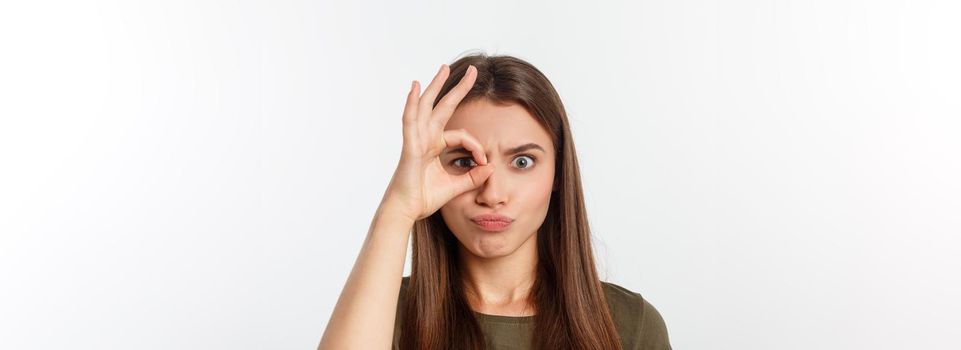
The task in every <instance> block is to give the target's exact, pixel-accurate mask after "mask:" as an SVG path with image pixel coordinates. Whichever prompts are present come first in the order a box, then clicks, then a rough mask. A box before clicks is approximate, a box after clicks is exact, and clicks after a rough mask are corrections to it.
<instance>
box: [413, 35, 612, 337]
mask: <svg viewBox="0 0 961 350" xmlns="http://www.w3.org/2000/svg"><path fill="white" fill-rule="evenodd" d="M468 65H473V66H474V67H476V68H477V79H476V81H475V83H474V86H473V88H472V89H471V90H470V92H469V93H468V94H467V95H466V96H465V97H464V99H463V100H462V101H461V103H464V102H466V101H470V100H472V99H478V98H487V99H489V100H490V101H492V103H500V104H510V103H516V104H519V105H521V106H524V107H526V108H527V110H528V112H529V113H530V114H532V115H533V116H534V118H536V119H537V121H538V122H539V123H540V124H541V125H542V126H543V127H544V128H545V129H546V130H547V131H548V133H549V134H550V135H551V139H552V140H553V144H554V149H555V152H556V154H555V159H557V160H558V161H556V162H555V166H556V168H555V171H554V183H555V192H554V193H552V195H551V199H550V205H549V209H548V212H547V217H546V218H545V219H544V223H543V224H542V225H541V227H540V228H539V229H538V232H537V272H536V277H535V281H534V285H533V286H532V289H531V293H530V298H531V300H530V302H531V303H532V305H533V306H534V309H535V310H536V314H535V315H534V334H536V336H535V337H533V344H531V345H532V347H533V348H534V349H544V350H546V349H552V350H553V349H597V350H610V349H621V344H620V338H619V336H618V333H617V330H616V329H615V326H614V321H613V318H612V317H611V314H610V311H609V310H608V306H607V301H606V299H605V297H604V292H603V289H602V285H601V282H600V280H599V278H598V275H597V270H596V268H595V265H594V256H593V253H592V248H591V235H590V229H589V227H588V222H587V214H586V211H585V207H584V196H583V191H582V189H581V176H580V171H579V170H578V164H577V156H576V154H575V152H574V142H573V140H572V138H571V131H570V125H569V124H568V121H567V113H566V112H565V110H564V105H563V104H562V103H561V99H560V96H558V94H557V91H555V90H554V86H553V85H552V84H551V82H550V81H549V80H548V79H547V77H546V76H544V74H543V73H541V71H540V70H538V69H537V68H535V67H534V66H533V65H531V64H530V63H528V62H526V61H524V60H522V59H519V58H516V57H512V56H507V55H496V56H489V55H486V54H484V53H475V54H471V55H468V56H464V57H461V58H459V59H457V60H456V61H455V62H454V63H452V64H450V75H449V77H448V79H447V81H446V82H444V85H443V87H442V88H441V91H440V93H439V94H438V95H437V99H436V100H435V101H434V105H435V106H436V105H437V103H438V102H439V101H440V99H441V98H442V97H443V96H444V95H446V94H447V92H448V91H450V90H451V89H452V88H453V87H454V85H456V84H457V82H458V81H460V79H461V77H462V76H464V74H465V73H466V72H467V67H468ZM412 235H413V238H412V239H413V243H412V245H413V249H412V250H413V252H412V265H411V274H410V280H409V283H408V288H407V293H406V298H404V300H401V301H399V302H401V303H402V305H400V306H399V307H400V308H401V309H402V310H403V316H402V318H401V320H402V322H403V325H402V328H401V335H400V340H399V344H398V345H400V348H401V349H405V350H408V349H418V350H420V349H429V350H440V349H476V350H482V349H484V346H485V344H484V336H483V333H482V332H481V329H480V326H479V324H478V322H477V320H476V318H475V317H474V312H473V310H472V309H471V308H470V305H469V304H468V302H467V299H466V297H465V296H464V286H463V280H462V279H461V271H460V269H459V268H458V263H457V262H458V254H459V253H458V249H457V244H458V242H457V239H456V237H455V236H454V235H453V233H451V232H450V228H448V227H447V225H446V224H445V223H444V219H443V217H441V215H440V211H437V212H435V213H434V214H433V215H431V216H429V217H427V218H424V219H422V220H419V221H417V222H416V223H415V224H414V227H413V233H412Z"/></svg>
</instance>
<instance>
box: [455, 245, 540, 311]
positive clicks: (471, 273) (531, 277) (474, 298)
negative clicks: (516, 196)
mask: <svg viewBox="0 0 961 350" xmlns="http://www.w3.org/2000/svg"><path fill="white" fill-rule="evenodd" d="M536 237H537V234H534V235H531V237H530V238H529V239H528V240H527V241H526V242H524V243H523V244H522V245H521V246H520V247H519V248H518V249H517V250H516V251H514V252H513V253H511V254H510V255H506V256H499V257H493V258H485V257H479V256H476V255H474V254H473V253H471V252H470V251H468V250H467V249H466V248H464V246H463V245H461V246H460V248H459V249H460V269H461V272H462V276H463V283H464V292H465V297H466V298H467V301H468V303H469V304H470V305H471V308H473V309H474V310H475V311H477V312H481V313H486V314H494V315H502V314H509V315H512V316H518V315H520V316H524V315H530V314H533V310H532V307H531V305H530V303H529V300H530V292H531V288H532V287H533V285H534V281H535V279H536V276H537V238H536Z"/></svg>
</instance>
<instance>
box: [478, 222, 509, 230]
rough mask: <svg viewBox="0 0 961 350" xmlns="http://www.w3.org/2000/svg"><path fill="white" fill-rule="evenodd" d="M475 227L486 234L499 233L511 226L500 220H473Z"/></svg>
mask: <svg viewBox="0 0 961 350" xmlns="http://www.w3.org/2000/svg"><path fill="white" fill-rule="evenodd" d="M473 221H474V224H476V225H477V227H480V229H481V230H484V231H487V232H501V231H504V230H506V229H507V227H508V226H510V225H511V223H510V222H508V221H501V220H473Z"/></svg>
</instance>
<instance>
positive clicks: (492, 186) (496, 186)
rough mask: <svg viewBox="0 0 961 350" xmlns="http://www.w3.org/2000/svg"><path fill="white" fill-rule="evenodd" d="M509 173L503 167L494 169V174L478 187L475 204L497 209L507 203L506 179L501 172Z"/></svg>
mask: <svg viewBox="0 0 961 350" xmlns="http://www.w3.org/2000/svg"><path fill="white" fill-rule="evenodd" d="M505 171H509V170H508V169H504V167H494V172H493V173H491V174H490V175H489V176H487V180H486V181H484V183H483V184H482V185H481V186H480V193H478V194H477V198H476V199H475V202H477V204H480V205H484V206H488V207H491V208H494V209H496V208H498V207H500V206H502V205H504V204H506V203H507V190H506V188H505V186H506V185H507V184H506V181H505V180H506V178H505V177H504V176H503V175H506V174H503V175H502V174H501V172H505Z"/></svg>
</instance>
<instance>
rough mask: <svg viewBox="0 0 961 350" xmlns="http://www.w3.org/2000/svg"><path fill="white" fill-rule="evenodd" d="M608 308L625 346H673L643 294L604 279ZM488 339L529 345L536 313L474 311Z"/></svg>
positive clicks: (519, 347) (502, 349)
mask: <svg viewBox="0 0 961 350" xmlns="http://www.w3.org/2000/svg"><path fill="white" fill-rule="evenodd" d="M409 280H410V276H407V277H403V280H402V282H401V286H400V297H399V299H398V303H397V314H396V318H395V320H394V346H393V349H394V350H398V349H399V347H398V340H399V339H400V329H401V323H402V322H403V321H402V319H403V318H402V317H401V313H402V309H401V306H402V305H403V300H405V297H406V293H407V284H408V281H409ZM601 285H602V286H603V289H604V295H605V297H606V298H607V304H608V308H609V309H610V310H611V313H612V315H613V317H614V326H615V327H616V328H617V333H618V334H619V335H620V338H621V346H622V347H623V348H624V350H672V349H671V344H670V342H669V340H668V335H667V326H666V325H665V323H664V319H663V318H661V314H660V313H659V312H658V311H657V309H655V308H654V306H653V305H651V304H650V303H648V302H647V300H645V299H644V298H642V297H641V295H640V294H638V293H635V292H632V291H630V290H628V289H627V288H624V287H621V286H619V285H616V284H613V283H608V282H603V281H602V282H601ZM474 315H475V316H476V317H477V321H478V323H480V326H481V330H482V332H483V333H484V335H485V339H486V340H487V345H488V349H489V350H495V349H496V350H527V349H530V344H531V336H532V332H533V329H534V316H519V317H515V316H500V315H488V314H482V313H479V312H476V311H475V312H474Z"/></svg>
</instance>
